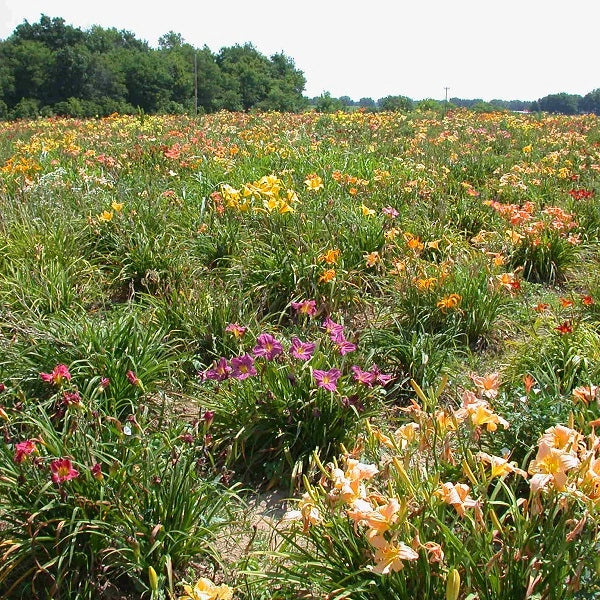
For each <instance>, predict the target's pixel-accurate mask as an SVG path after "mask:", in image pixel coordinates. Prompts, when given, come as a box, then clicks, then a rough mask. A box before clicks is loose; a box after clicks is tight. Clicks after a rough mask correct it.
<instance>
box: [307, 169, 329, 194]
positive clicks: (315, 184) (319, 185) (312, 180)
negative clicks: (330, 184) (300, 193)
mask: <svg viewBox="0 0 600 600" xmlns="http://www.w3.org/2000/svg"><path fill="white" fill-rule="evenodd" d="M304 185H305V186H306V189H307V190H309V191H311V192H318V191H319V190H322V189H323V188H324V187H325V186H324V185H323V180H322V179H321V178H320V177H319V176H318V175H317V174H316V173H311V174H310V175H307V176H306V179H305V180H304Z"/></svg>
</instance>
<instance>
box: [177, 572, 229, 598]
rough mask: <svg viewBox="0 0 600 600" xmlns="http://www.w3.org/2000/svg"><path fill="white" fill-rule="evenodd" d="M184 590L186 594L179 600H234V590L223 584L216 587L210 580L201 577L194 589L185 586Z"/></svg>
mask: <svg viewBox="0 0 600 600" xmlns="http://www.w3.org/2000/svg"><path fill="white" fill-rule="evenodd" d="M183 589H184V591H185V593H186V595H185V596H181V597H180V598H179V600H232V598H233V590H232V589H231V588H230V587H229V586H228V585H225V584H224V583H222V584H221V585H215V584H214V583H213V582H212V581H211V580H210V579H207V578H206V577H201V578H200V579H199V580H198V582H197V583H196V585H195V586H194V587H192V586H190V585H184V586H183Z"/></svg>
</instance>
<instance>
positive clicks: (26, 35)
mask: <svg viewBox="0 0 600 600" xmlns="http://www.w3.org/2000/svg"><path fill="white" fill-rule="evenodd" d="M84 37H85V34H84V33H83V31H81V29H79V28H76V27H72V26H71V25H66V24H65V20H64V19H61V18H54V19H51V18H50V17H47V16H46V15H42V16H41V17H40V22H39V23H34V24H33V25H31V24H30V23H28V22H27V20H25V21H24V22H23V23H22V24H21V25H17V27H16V28H15V31H14V33H13V35H12V39H13V40H14V41H18V40H29V41H33V42H40V43H42V44H43V45H44V46H46V47H47V48H49V49H50V50H58V49H59V48H64V47H65V46H73V45H75V44H78V43H80V42H82V41H83V39H84Z"/></svg>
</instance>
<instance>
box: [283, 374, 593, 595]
mask: <svg viewBox="0 0 600 600" xmlns="http://www.w3.org/2000/svg"><path fill="white" fill-rule="evenodd" d="M471 379H472V381H473V383H474V389H469V390H464V392H463V393H462V397H461V402H460V405H459V406H457V407H453V406H451V405H444V406H441V405H440V404H439V403H438V402H437V397H436V396H435V395H428V394H425V393H424V392H423V391H422V390H421V389H420V388H419V387H418V386H416V385H415V390H416V392H417V399H416V400H413V403H412V405H411V406H409V407H407V408H406V409H405V411H404V412H405V414H406V416H407V417H408V420H406V421H405V422H403V423H402V425H400V426H399V427H398V428H397V429H395V430H394V431H391V432H384V431H383V430H382V429H380V428H379V427H375V426H374V425H370V426H369V427H368V431H369V433H368V435H367V437H366V438H364V439H363V440H362V442H361V443H360V444H359V445H357V446H356V447H355V448H354V450H352V451H351V452H345V453H344V454H343V456H342V457H341V459H340V460H339V461H335V460H334V461H333V462H332V463H331V464H328V465H321V478H320V480H319V482H318V484H316V485H315V484H314V483H311V482H310V481H309V480H308V479H305V481H304V483H305V487H306V491H305V493H304V494H303V496H302V498H301V499H300V500H299V501H298V504H297V506H296V507H295V508H294V509H293V510H290V511H288V513H287V514H286V516H285V518H284V520H283V521H282V526H281V527H282V531H286V532H287V533H285V534H284V535H287V536H290V537H289V539H291V540H293V542H292V543H293V544H295V545H297V544H300V545H302V544H305V545H307V548H308V550H307V554H308V553H312V555H313V556H319V557H320V558H318V559H316V563H317V564H318V565H319V566H318V567H315V566H314V565H313V566H312V567H311V568H313V569H315V572H316V573H318V576H317V575H315V577H314V579H311V581H313V582H314V581H316V580H317V578H318V577H322V578H323V579H324V580H326V581H327V580H328V578H329V577H331V576H330V575H328V569H329V568H331V567H332V565H333V562H334V561H333V560H332V561H331V562H328V560H327V558H326V555H327V552H326V547H327V545H328V544H333V545H334V546H335V547H338V546H340V547H342V546H343V547H346V548H347V549H348V550H347V552H348V556H352V558H351V559H349V560H352V561H354V562H353V565H354V568H355V569H357V570H356V571H355V572H354V575H353V576H349V580H348V581H347V586H348V587H347V589H352V586H353V585H356V589H359V588H360V585H364V582H365V581H369V580H370V579H371V578H372V577H373V574H377V575H380V576H383V577H386V578H389V579H388V580H387V581H388V582H387V583H385V584H384V583H383V582H382V583H381V584H377V585H385V586H386V589H388V590H393V592H395V593H397V594H400V593H401V592H402V593H415V594H416V593H417V592H419V593H424V594H425V597H437V595H438V594H439V595H441V594H442V593H443V591H442V590H443V589H444V588H443V584H444V582H445V585H446V587H445V589H446V591H447V590H449V589H454V588H456V589H455V590H454V591H455V592H456V593H455V595H453V596H452V597H454V598H457V597H458V588H457V586H458V587H460V586H461V585H463V587H465V586H466V588H465V592H464V593H465V594H466V595H467V596H468V594H469V593H471V594H472V595H474V596H477V597H484V595H480V594H490V593H491V594H492V595H486V596H485V597H494V598H507V599H508V598H513V597H517V596H515V595H514V594H516V593H517V592H518V591H519V590H520V591H522V592H523V593H525V592H526V591H527V590H529V591H530V592H531V593H533V591H536V592H538V593H541V594H542V596H544V594H545V593H548V591H549V590H550V589H551V588H550V587H549V586H551V585H558V583H559V582H560V584H561V585H562V586H563V587H565V586H566V587H565V589H567V588H568V589H570V590H571V592H572V591H573V590H577V589H578V586H580V585H581V580H582V577H584V576H586V574H588V575H589V573H590V572H591V571H589V569H593V560H591V559H590V557H589V556H586V553H588V552H590V550H591V549H592V547H593V546H594V544H595V541H594V540H595V539H596V531H597V529H598V526H599V525H600V524H599V523H598V518H597V510H596V504H597V501H598V499H599V498H600V442H599V440H598V438H597V437H596V435H595V433H594V431H593V430H592V432H591V433H589V434H587V435H584V434H583V433H581V432H579V431H577V430H576V429H574V428H573V427H572V426H566V425H557V426H555V427H551V428H549V429H548V430H547V431H546V432H545V433H544V434H543V435H542V436H541V437H540V439H539V441H538V445H537V452H536V454H535V455H534V456H533V457H530V459H529V461H528V464H525V465H523V466H522V468H521V467H520V466H518V465H517V464H516V463H514V462H511V461H510V451H509V450H504V452H503V454H502V455H501V456H498V455H495V454H493V453H491V452H489V451H486V450H485V448H486V447H488V446H490V445H493V436H494V432H496V430H497V428H498V426H501V427H503V428H508V427H509V423H508V422H507V421H506V420H505V419H504V418H503V417H502V416H500V415H499V414H497V413H496V412H495V411H494V407H493V402H494V401H495V399H496V398H497V396H498V390H499V386H500V378H499V375H498V374H497V373H491V374H488V375H485V376H478V375H475V374H473V375H471ZM596 391H597V390H596V387H595V386H591V387H588V388H584V387H581V388H577V390H576V392H575V394H574V397H575V398H576V399H578V400H579V401H581V402H585V403H587V402H589V401H590V400H591V399H592V398H593V399H595V398H596ZM361 455H367V456H370V457H371V458H372V459H375V460H374V461H373V460H372V461H365V462H363V461H362V460H361V458H360V456H361ZM450 472H452V473H454V478H453V479H445V475H444V473H450ZM457 476H458V478H457ZM523 482H526V484H524V483H523ZM295 521H298V522H300V523H301V528H299V529H298V528H295V527H293V523H294V522H295ZM290 527H291V529H290ZM531 536H533V537H535V538H536V544H535V546H527V544H526V543H525V542H526V540H527V539H531ZM557 536H559V537H560V542H559V543H557ZM298 538H303V540H304V541H302V542H299V541H298ZM332 538H333V539H332ZM328 540H329V541H328ZM546 553H550V554H549V555H548V554H546ZM573 555H577V556H580V557H582V558H581V560H582V561H583V562H581V563H579V564H577V563H576V562H572V559H571V557H572V556H573ZM486 563H487V567H486V570H485V573H486V576H485V578H482V579H481V580H480V579H479V577H478V575H477V572H476V570H477V569H479V566H478V565H480V564H484V565H485V564H486ZM321 567H322V568H321ZM294 568H295V569H297V571H296V572H297V573H298V574H300V573H302V574H303V575H304V576H306V577H309V575H308V573H307V572H306V571H305V570H303V568H302V567H301V566H300V565H295V567H294ZM586 569H588V571H586ZM423 570H425V571H426V572H428V575H427V583H426V585H427V586H429V587H428V588H427V589H421V586H422V585H424V583H423V577H424V575H423ZM329 573H330V572H329ZM557 573H558V575H557ZM396 574H398V575H396ZM519 578H520V579H519ZM511 580H512V583H510V584H509V583H508V581H511ZM461 581H462V582H464V583H463V584H461V583H460V582H461ZM359 582H362V583H361V584H360V585H359ZM330 584H331V586H332V587H333V586H334V585H335V584H334V583H333V582H330ZM321 589H323V591H327V590H328V588H327V583H325V584H324V587H322V588H321ZM494 590H495V591H494ZM428 594H430V595H428ZM511 594H513V595H511ZM361 597H362V596H361ZM461 597H462V596H461ZM548 597H550V596H548ZM552 597H554V596H552ZM561 597H562V596H561Z"/></svg>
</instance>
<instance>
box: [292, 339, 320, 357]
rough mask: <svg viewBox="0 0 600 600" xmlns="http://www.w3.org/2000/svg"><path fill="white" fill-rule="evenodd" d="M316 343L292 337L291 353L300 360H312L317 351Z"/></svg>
mask: <svg viewBox="0 0 600 600" xmlns="http://www.w3.org/2000/svg"><path fill="white" fill-rule="evenodd" d="M315 348H316V344H313V343H311V342H301V341H300V340H299V339H298V338H297V337H293V338H292V345H291V347H290V354H291V355H292V356H293V357H294V358H296V359H298V360H304V361H307V360H310V358H311V357H312V355H313V352H314V351H315Z"/></svg>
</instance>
